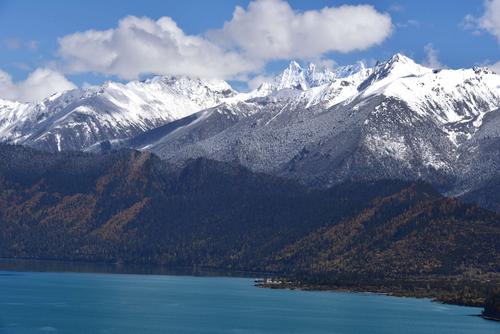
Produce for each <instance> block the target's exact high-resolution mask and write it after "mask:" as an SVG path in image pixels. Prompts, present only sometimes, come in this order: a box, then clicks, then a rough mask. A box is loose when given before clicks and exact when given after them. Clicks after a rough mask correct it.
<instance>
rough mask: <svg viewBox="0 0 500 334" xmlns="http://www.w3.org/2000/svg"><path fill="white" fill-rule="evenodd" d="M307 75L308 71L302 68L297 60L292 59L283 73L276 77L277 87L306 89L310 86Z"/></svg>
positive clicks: (279, 88) (278, 88)
mask: <svg viewBox="0 0 500 334" xmlns="http://www.w3.org/2000/svg"><path fill="white" fill-rule="evenodd" d="M306 76H307V73H306V72H305V71H304V70H303V69H302V67H301V66H300V65H299V64H298V63H297V62H296V61H294V60H292V61H291V62H290V64H289V65H288V67H287V68H286V69H285V70H284V71H283V73H282V74H281V75H280V76H278V77H277V78H276V81H277V87H276V89H277V90H281V89H285V88H291V89H300V90H306V89H308V88H309V83H308V80H307V78H306Z"/></svg>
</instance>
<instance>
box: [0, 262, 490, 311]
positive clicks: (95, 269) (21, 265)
mask: <svg viewBox="0 0 500 334" xmlns="http://www.w3.org/2000/svg"><path fill="white" fill-rule="evenodd" d="M0 270H2V271H17V272H56V273H57V272H59V273H96V274H132V275H133V274H137V275H175V276H206V277H245V278H249V279H254V286H256V287H258V288H268V289H288V290H301V291H337V292H352V293H373V294H380V295H387V296H394V297H408V298H426V299H429V300H431V301H432V302H436V303H442V304H450V305H458V306H471V307H484V296H479V295H478V294H477V293H476V294H473V293H472V294H470V295H467V296H460V295H456V294H452V293H450V291H447V290H445V289H439V288H436V287H435V286H433V287H432V288H431V287H429V286H432V285H435V283H440V284H442V283H443V282H445V281H446V280H448V281H447V282H448V283H449V282H453V283H454V284H457V282H458V283H459V284H460V283H463V286H464V288H468V287H469V286H470V285H466V283H467V284H471V283H473V284H475V285H476V284H479V285H480V283H479V281H477V280H476V281H473V280H469V281H467V282H466V281H465V280H463V278H462V280H463V282H462V280H457V278H456V277H428V278H422V277H419V278H413V279H408V280H394V279H392V280H391V279H387V280H378V281H373V280H372V281H369V280H365V281H363V282H361V281H360V282H349V284H342V283H340V284H326V283H325V284H313V283H305V282H300V281H294V280H293V279H291V278H286V276H281V278H279V277H280V276H274V275H279V274H272V273H269V272H267V273H266V272H256V271H242V270H227V269H220V268H219V269H216V268H203V267H168V266H161V265H152V264H128V263H106V262H89V261H60V260H53V259H50V260H49V259H46V260H40V259H19V258H0ZM269 277H278V278H269ZM401 282H404V283H405V284H404V287H403V285H402V284H401ZM481 283H482V281H481ZM496 283H497V280H494V281H493V284H496ZM498 283H499V284H500V281H498ZM425 285H427V287H425ZM478 316H481V317H482V318H484V319H487V320H492V321H500V319H497V318H495V317H490V316H483V315H482V314H478Z"/></svg>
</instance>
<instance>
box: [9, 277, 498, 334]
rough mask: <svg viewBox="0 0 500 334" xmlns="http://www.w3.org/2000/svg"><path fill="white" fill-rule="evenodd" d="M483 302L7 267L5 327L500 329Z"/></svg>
mask: <svg viewBox="0 0 500 334" xmlns="http://www.w3.org/2000/svg"><path fill="white" fill-rule="evenodd" d="M480 311H481V309H479V308H471V307H460V306H453V305H442V304H439V303H433V302H431V301H429V300H426V299H414V298H398V297H390V296H383V295H374V294H366V293H343V292H305V291H288V290H272V289H261V288H256V287H254V286H253V279H251V278H234V277H193V276H168V275H131V274H97V273H55V272H18V271H0V333H7V334H16V333H23V334H24V333H70V334H72V333H75V334H76V333H85V334H89V333H91V334H93V333H103V334H104V333H116V334H128V333H130V334H141V333H145V334H146V333H269V334H271V333H273V334H274V333H283V334H284V333H287V334H289V333H310V334H314V333H339V334H341V333H342V334H351V333H369V334H377V333H384V334H390V333H398V334H401V333H435V334H438V333H450V334H459V333H474V334H481V333H497V334H498V333H500V324H499V323H496V322H491V321H487V320H483V319H482V318H480V317H478V316H477V315H478V314H479V313H480Z"/></svg>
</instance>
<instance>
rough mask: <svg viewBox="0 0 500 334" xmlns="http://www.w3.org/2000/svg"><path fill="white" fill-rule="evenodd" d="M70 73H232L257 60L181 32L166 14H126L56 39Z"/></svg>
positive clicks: (127, 76) (132, 76) (126, 75)
mask: <svg viewBox="0 0 500 334" xmlns="http://www.w3.org/2000/svg"><path fill="white" fill-rule="evenodd" d="M59 46H60V47H59V54H60V56H61V57H62V58H63V59H64V61H65V62H66V65H65V66H66V70H67V71H69V72H74V73H78V72H99V73H104V74H107V75H117V76H119V77H121V78H123V79H135V78H137V77H138V76H140V75H141V74H151V73H154V74H170V75H190V76H200V77H222V78H228V77H232V76H234V75H236V74H238V73H242V72H250V71H253V70H256V69H258V68H260V66H261V65H262V64H260V63H258V62H254V61H249V60H248V59H245V58H244V57H242V56H241V55H240V54H238V53H237V52H233V51H231V50H225V49H223V48H221V47H219V46H217V45H216V44H214V43H212V42H210V41H208V40H207V39H205V38H203V37H200V36H193V35H187V34H185V33H184V32H183V31H182V30H181V29H180V28H179V27H178V26H177V24H176V23H175V22H174V21H173V20H172V19H171V18H169V17H162V18H160V19H158V20H157V21H154V20H151V19H149V18H146V17H143V18H139V17H134V16H129V17H126V18H124V19H122V20H121V21H120V22H119V24H118V27H117V28H115V29H109V30H104V31H98V30H89V31H85V32H79V33H75V34H71V35H67V36H64V37H62V38H60V39H59Z"/></svg>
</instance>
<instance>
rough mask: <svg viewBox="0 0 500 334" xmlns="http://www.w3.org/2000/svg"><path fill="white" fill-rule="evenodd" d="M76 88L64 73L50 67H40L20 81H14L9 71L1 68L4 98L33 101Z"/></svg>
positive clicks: (1, 85) (2, 95) (1, 89)
mask: <svg viewBox="0 0 500 334" xmlns="http://www.w3.org/2000/svg"><path fill="white" fill-rule="evenodd" d="M74 88H76V86H75V85H74V84H73V83H72V82H70V81H69V80H68V79H66V78H65V77H64V75H62V74H61V73H59V72H56V71H54V70H51V69H48V68H38V69H36V70H35V71H33V72H32V73H30V74H29V75H28V77H27V78H26V79H25V80H24V81H18V82H13V80H12V77H11V76H10V75H9V74H8V73H6V72H4V71H2V70H0V98H4V99H9V100H16V101H22V102H33V101H39V100H42V99H43V98H45V97H47V96H49V95H51V94H54V93H56V92H62V91H66V90H69V89H74Z"/></svg>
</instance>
